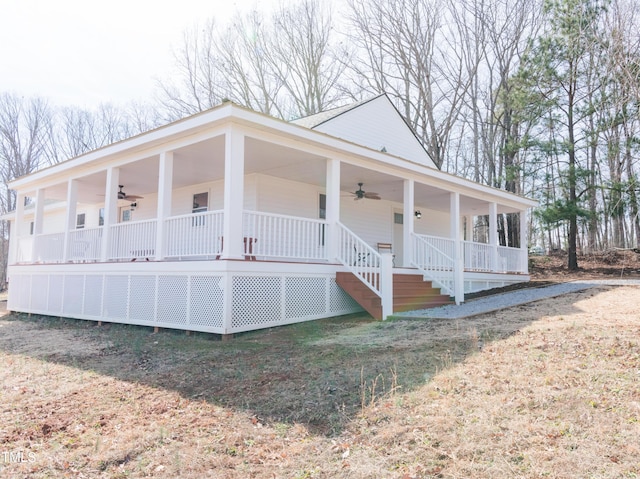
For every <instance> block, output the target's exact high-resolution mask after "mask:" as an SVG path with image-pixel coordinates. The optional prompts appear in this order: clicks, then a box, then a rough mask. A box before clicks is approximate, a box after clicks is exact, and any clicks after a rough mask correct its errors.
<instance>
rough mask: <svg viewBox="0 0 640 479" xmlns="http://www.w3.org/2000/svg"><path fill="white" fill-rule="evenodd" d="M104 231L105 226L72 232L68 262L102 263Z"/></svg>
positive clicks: (68, 249) (68, 247)
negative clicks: (101, 253)
mask: <svg viewBox="0 0 640 479" xmlns="http://www.w3.org/2000/svg"><path fill="white" fill-rule="evenodd" d="M102 229H103V226H99V227H97V228H86V229H81V230H73V231H70V232H69V244H68V246H67V260H68V261H75V262H78V261H100V252H101V248H102Z"/></svg>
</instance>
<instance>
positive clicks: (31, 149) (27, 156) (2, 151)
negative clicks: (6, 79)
mask: <svg viewBox="0 0 640 479" xmlns="http://www.w3.org/2000/svg"><path fill="white" fill-rule="evenodd" d="M50 123H51V110H50V108H49V105H48V104H47V102H46V101H45V100H43V99H41V98H34V99H31V100H26V99H24V98H21V97H18V96H16V95H13V94H9V93H3V94H0V179H1V181H2V189H3V191H2V194H0V210H1V211H2V213H7V212H9V211H13V210H14V209H15V207H16V196H15V193H14V192H12V191H11V190H9V188H8V187H7V183H8V182H9V181H11V180H13V179H15V178H18V177H20V176H23V175H26V174H28V173H31V172H33V171H35V170H36V169H37V168H38V167H40V166H41V165H42V164H45V163H46V151H47V149H46V143H47V138H48V135H47V132H48V131H49V129H50ZM8 240H9V225H8V222H6V221H2V222H0V285H4V284H5V283H6V266H7V257H8Z"/></svg>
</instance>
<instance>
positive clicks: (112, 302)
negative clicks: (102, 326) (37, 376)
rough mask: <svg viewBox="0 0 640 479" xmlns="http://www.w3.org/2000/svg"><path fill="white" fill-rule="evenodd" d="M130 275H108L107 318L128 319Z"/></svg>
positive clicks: (105, 304) (105, 302)
mask: <svg viewBox="0 0 640 479" xmlns="http://www.w3.org/2000/svg"><path fill="white" fill-rule="evenodd" d="M128 289H129V277H128V276H126V275H117V276H107V277H106V279H105V288H104V304H103V307H102V311H103V316H104V317H105V318H106V319H113V320H126V319H127V303H128V301H129V297H128V296H129V295H128Z"/></svg>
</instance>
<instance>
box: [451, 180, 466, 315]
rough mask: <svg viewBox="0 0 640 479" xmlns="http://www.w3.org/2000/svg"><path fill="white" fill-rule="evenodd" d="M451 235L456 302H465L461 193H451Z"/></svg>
mask: <svg viewBox="0 0 640 479" xmlns="http://www.w3.org/2000/svg"><path fill="white" fill-rule="evenodd" d="M449 214H450V236H451V239H452V240H453V279H454V286H453V288H454V298H455V301H456V304H460V303H463V302H464V256H463V253H462V241H461V238H460V236H461V235H460V193H457V192H452V193H450V194H449Z"/></svg>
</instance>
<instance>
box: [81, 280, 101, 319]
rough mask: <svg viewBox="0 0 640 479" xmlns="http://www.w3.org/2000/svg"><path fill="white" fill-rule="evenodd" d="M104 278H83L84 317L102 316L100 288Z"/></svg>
mask: <svg viewBox="0 0 640 479" xmlns="http://www.w3.org/2000/svg"><path fill="white" fill-rule="evenodd" d="M103 286H104V277H103V276H102V275H101V274H92V275H87V276H85V279H84V311H83V313H84V314H85V315H89V316H97V317H99V316H100V315H102V288H103Z"/></svg>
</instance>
